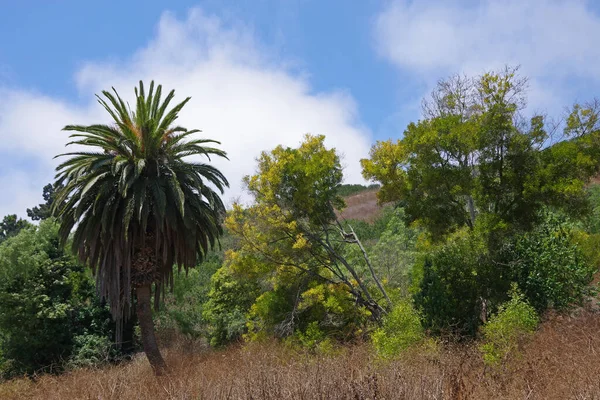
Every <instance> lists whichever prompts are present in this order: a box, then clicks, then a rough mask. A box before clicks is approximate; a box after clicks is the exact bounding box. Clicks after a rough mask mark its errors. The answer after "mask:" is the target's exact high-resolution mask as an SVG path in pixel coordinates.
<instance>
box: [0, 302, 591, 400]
mask: <svg viewBox="0 0 600 400" xmlns="http://www.w3.org/2000/svg"><path fill="white" fill-rule="evenodd" d="M165 353H166V359H167V360H168V363H169V365H170V368H171V374H170V375H169V376H167V377H163V378H160V379H157V378H155V377H154V376H153V375H152V373H151V370H150V367H149V365H148V364H147V362H146V360H145V359H144V358H143V357H142V356H140V357H137V358H136V359H134V360H133V361H132V362H129V363H124V364H122V365H117V366H109V367H105V368H102V369H88V370H78V371H73V372H70V373H66V374H64V375H61V376H49V375H46V376H41V377H39V378H38V379H37V380H36V381H35V382H33V381H31V380H28V379H16V380H12V381H10V382H6V383H4V384H2V385H0V398H1V399H6V400H10V399H40V400H41V399H48V400H58V399H60V400H63V399H94V400H98V399H102V400H109V399H144V400H150V399H598V398H600V378H599V377H600V358H599V357H600V314H598V313H594V312H591V311H580V312H579V313H578V314H577V315H573V316H551V317H550V318H549V320H548V321H546V322H545V323H544V324H543V325H542V326H541V328H540V330H539V331H538V332H537V334H536V336H535V338H534V339H533V340H532V341H531V342H530V343H529V344H527V345H526V346H525V348H524V353H523V357H522V358H521V359H519V360H516V361H514V362H513V363H512V364H511V365H510V367H508V368H505V369H504V370H502V371H491V370H490V369H488V368H485V366H484V365H483V363H482V361H481V358H480V356H479V353H478V351H477V349H476V347H475V346H474V345H460V346H454V347H447V348H445V349H443V350H441V351H440V352H439V353H437V354H431V353H430V354H428V355H426V354H422V353H421V354H420V353H415V354H411V355H405V356H404V357H403V358H402V359H400V360H397V361H393V362H386V363H383V362H380V361H378V360H377V359H375V358H374V356H373V354H372V352H371V351H370V349H369V346H367V345H365V344H363V345H356V346H352V347H348V348H345V349H344V350H342V351H341V352H340V353H339V354H336V355H329V356H315V355H308V354H298V353H296V352H293V351H291V350H290V349H288V348H286V347H284V346H283V345H280V344H276V343H263V344H255V345H250V346H247V347H240V346H232V347H230V348H228V349H226V350H223V351H209V350H207V349H204V348H202V347H201V346H197V345H194V344H193V343H186V342H185V341H179V342H178V344H177V346H174V347H171V348H169V349H165Z"/></svg>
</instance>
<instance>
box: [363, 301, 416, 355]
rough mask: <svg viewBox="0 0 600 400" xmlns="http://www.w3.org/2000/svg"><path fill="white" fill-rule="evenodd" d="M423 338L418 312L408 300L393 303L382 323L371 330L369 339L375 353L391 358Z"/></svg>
mask: <svg viewBox="0 0 600 400" xmlns="http://www.w3.org/2000/svg"><path fill="white" fill-rule="evenodd" d="M424 338H425V334H424V331H423V327H422V325H421V319H420V318H419V313H418V312H417V311H416V310H415V308H414V307H413V306H412V304H411V303H410V302H408V301H401V302H399V303H397V304H396V305H394V307H393V309H392V310H391V312H390V313H389V314H388V315H386V316H385V317H384V319H383V325H382V327H381V328H378V329H377V330H375V332H373V334H372V336H371V340H372V341H373V345H374V346H375V349H376V351H377V354H378V355H379V356H380V357H383V358H391V357H394V356H397V355H398V354H401V353H402V352H403V351H405V350H406V349H408V348H410V347H411V346H414V345H416V344H418V343H420V342H421V341H423V339H424Z"/></svg>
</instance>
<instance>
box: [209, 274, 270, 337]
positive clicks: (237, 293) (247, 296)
mask: <svg viewBox="0 0 600 400" xmlns="http://www.w3.org/2000/svg"><path fill="white" fill-rule="evenodd" d="M259 295H260V288H259V285H258V283H257V282H256V281H255V280H254V279H251V278H250V277H245V276H241V277H239V276H237V274H236V273H235V272H234V271H232V270H231V269H230V268H229V265H227V264H226V265H224V266H222V267H221V268H219V269H218V270H217V272H215V274H214V275H213V276H212V277H211V283H210V291H209V293H208V300H207V302H206V304H205V305H204V307H203V311H202V317H203V318H204V321H205V322H206V324H207V334H208V339H209V341H210V344H211V345H212V346H222V345H225V344H227V343H229V342H232V341H235V340H237V339H240V338H241V337H242V335H243V334H244V333H246V330H247V328H246V324H247V322H248V319H247V317H246V315H247V313H248V312H249V311H250V308H251V306H252V304H253V303H254V301H255V300H256V298H257V297H258V296H259Z"/></svg>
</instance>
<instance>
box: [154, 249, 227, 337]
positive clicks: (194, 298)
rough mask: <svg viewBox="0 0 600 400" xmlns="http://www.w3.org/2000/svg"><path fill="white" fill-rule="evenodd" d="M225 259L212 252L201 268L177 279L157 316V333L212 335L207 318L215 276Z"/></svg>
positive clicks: (178, 275) (178, 276)
mask: <svg viewBox="0 0 600 400" xmlns="http://www.w3.org/2000/svg"><path fill="white" fill-rule="evenodd" d="M222 262H223V256H222V254H221V253H220V252H210V253H209V254H208V255H207V257H206V259H205V260H204V261H203V262H202V264H201V265H198V266H197V267H196V268H193V269H191V270H189V271H188V272H187V273H185V274H184V273H182V272H181V273H178V274H175V276H174V277H173V278H174V279H173V280H174V284H173V291H172V292H171V293H166V294H165V298H164V304H163V305H162V307H161V309H160V311H159V312H158V313H157V315H156V318H155V319H156V328H157V331H159V332H160V331H169V330H175V331H178V332H179V333H181V334H183V335H185V336H187V337H190V338H199V337H201V336H206V335H208V331H207V329H206V325H207V324H206V320H205V318H204V316H203V314H204V309H205V307H206V302H207V301H208V297H209V292H210V282H211V277H212V275H213V274H214V273H215V272H216V271H217V270H218V269H219V268H220V267H221V264H222Z"/></svg>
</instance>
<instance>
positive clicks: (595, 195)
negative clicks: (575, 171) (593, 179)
mask: <svg viewBox="0 0 600 400" xmlns="http://www.w3.org/2000/svg"><path fill="white" fill-rule="evenodd" d="M588 193H589V197H588V199H589V203H590V215H589V216H588V220H587V228H588V231H589V232H590V233H592V234H600V185H592V186H590V188H589V189H588Z"/></svg>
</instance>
